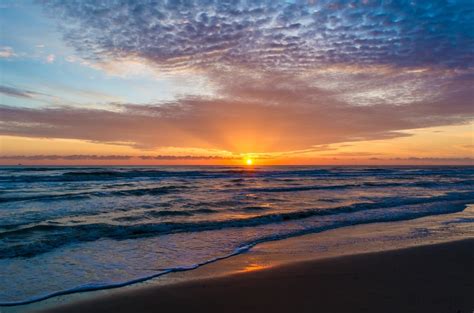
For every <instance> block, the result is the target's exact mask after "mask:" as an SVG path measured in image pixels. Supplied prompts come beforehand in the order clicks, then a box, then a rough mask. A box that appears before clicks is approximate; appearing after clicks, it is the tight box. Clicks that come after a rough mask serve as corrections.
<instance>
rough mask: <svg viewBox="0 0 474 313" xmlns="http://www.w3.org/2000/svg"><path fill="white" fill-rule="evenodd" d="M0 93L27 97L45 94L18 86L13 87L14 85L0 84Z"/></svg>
mask: <svg viewBox="0 0 474 313" xmlns="http://www.w3.org/2000/svg"><path fill="white" fill-rule="evenodd" d="M0 93H2V94H4V95H7V96H10V97H18V98H27V99H30V98H34V97H36V96H39V95H45V94H43V93H40V92H36V91H31V90H26V89H20V88H15V87H8V86H1V85H0Z"/></svg>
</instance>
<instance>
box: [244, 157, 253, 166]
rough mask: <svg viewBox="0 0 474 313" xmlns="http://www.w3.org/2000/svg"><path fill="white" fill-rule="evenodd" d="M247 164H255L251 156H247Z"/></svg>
mask: <svg viewBox="0 0 474 313" xmlns="http://www.w3.org/2000/svg"><path fill="white" fill-rule="evenodd" d="M245 164H247V165H252V164H253V160H252V159H250V158H247V159H246V160H245Z"/></svg>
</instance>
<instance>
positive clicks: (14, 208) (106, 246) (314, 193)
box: [0, 166, 474, 305]
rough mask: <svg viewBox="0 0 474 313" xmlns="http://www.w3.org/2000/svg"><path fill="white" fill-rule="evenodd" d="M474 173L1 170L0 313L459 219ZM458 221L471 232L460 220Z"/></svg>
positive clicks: (472, 195)
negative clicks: (334, 233) (294, 246)
mask: <svg viewBox="0 0 474 313" xmlns="http://www.w3.org/2000/svg"><path fill="white" fill-rule="evenodd" d="M473 187H474V167H409V166H404V167H361V166H359V167H295V166H292V167H258V166H256V167H242V168H240V167H223V166H219V167H202V166H196V167H182V166H180V167H171V166H167V167H26V166H18V167H1V168H0V277H1V279H0V305H2V304H3V305H6V304H15V303H25V302H31V301H37V300H40V299H44V298H48V297H50V296H53V295H59V294H65V293H71V292H75V291H81V290H94V289H101V288H109V287H116V286H122V285H127V284H130V283H133V282H138V281H141V280H145V279H149V278H152V277H157V276H160V275H166V274H167V273H170V272H173V271H176V270H191V269H194V268H196V267H198V266H200V265H202V264H206V263H209V262H212V261H215V260H218V259H222V258H226V257H229V256H232V255H235V254H239V253H243V252H245V251H247V250H248V249H251V248H252V247H253V246H254V245H256V244H258V243H262V242H266V241H272V240H278V239H283V238H288V237H293V236H298V235H302V234H308V233H317V232H322V231H325V230H329V229H337V228H343V227H348V226H351V225H356V224H367V223H375V222H387V221H403V220H410V219H415V218H419V217H424V216H430V215H439V214H446V216H449V214H450V213H455V212H459V211H462V210H464V209H465V207H466V205H468V204H474V188H473ZM458 222H459V223H472V222H473V221H471V220H460V221H458Z"/></svg>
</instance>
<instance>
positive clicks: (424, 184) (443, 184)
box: [247, 179, 474, 192]
mask: <svg viewBox="0 0 474 313" xmlns="http://www.w3.org/2000/svg"><path fill="white" fill-rule="evenodd" d="M472 185H474V180H472V179H468V180H460V181H454V182H452V181H451V182H441V183H440V182H433V181H417V182H410V183H407V182H403V183H395V182H388V183H384V182H363V183H356V184H343V185H309V186H291V187H288V186H284V187H266V188H249V189H247V190H248V191H250V192H294V191H307V190H335V189H350V188H381V187H424V188H435V187H447V186H472Z"/></svg>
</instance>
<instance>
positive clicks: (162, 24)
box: [44, 0, 474, 71]
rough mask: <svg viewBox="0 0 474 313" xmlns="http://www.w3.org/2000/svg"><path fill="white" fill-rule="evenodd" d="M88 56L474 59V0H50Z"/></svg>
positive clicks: (296, 63)
mask: <svg viewBox="0 0 474 313" xmlns="http://www.w3.org/2000/svg"><path fill="white" fill-rule="evenodd" d="M44 4H45V6H46V8H47V10H48V11H49V12H50V13H51V14H52V15H54V16H56V17H59V18H60V20H61V21H62V24H61V25H62V27H63V28H64V29H65V39H66V40H67V41H68V42H69V43H70V44H72V45H73V46H74V47H76V49H77V50H78V51H80V52H81V53H82V54H84V55H85V56H87V57H89V58H92V59H96V58H103V57H107V58H109V57H128V56H138V57H142V58H145V59H148V60H152V61H154V62H155V63H156V64H159V65H160V66H162V67H163V68H181V67H206V68H207V67H209V66H216V67H219V66H222V65H231V66H235V65H237V66H251V67H253V68H255V67H257V68H259V69H271V70H272V71H274V70H276V69H278V70H285V71H300V70H302V69H308V68H314V67H318V66H321V65H328V64H340V63H343V64H359V65H360V64H390V65H397V66H415V67H424V66H445V67H456V68H466V67H470V66H473V65H474V61H473V58H472V53H473V52H474V35H473V32H472V29H473V28H474V22H473V21H474V2H473V1H470V0H458V1H411V0H407V1H403V0H397V1H381V0H365V1H340V0H339V1H332V0H331V1H330V0H322V1H275V0H267V1H265V0H262V1H254V0H251V1H250V0H249V1H235V0H232V1H213V0H194V1H193V0H189V1H174V0H169V1H153V0H147V1H126V0H118V1H100V2H97V1H95V0H81V1H55V0H51V1H49V0H47V1H44Z"/></svg>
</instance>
